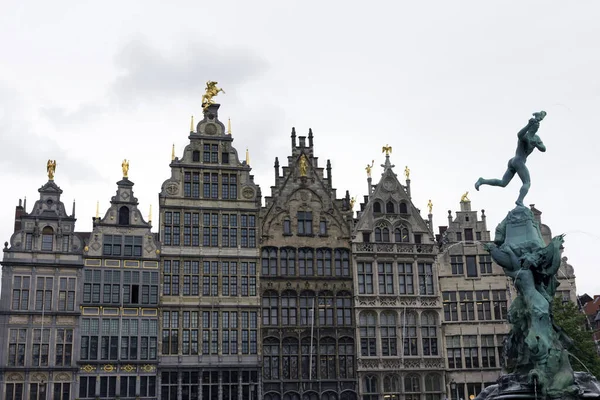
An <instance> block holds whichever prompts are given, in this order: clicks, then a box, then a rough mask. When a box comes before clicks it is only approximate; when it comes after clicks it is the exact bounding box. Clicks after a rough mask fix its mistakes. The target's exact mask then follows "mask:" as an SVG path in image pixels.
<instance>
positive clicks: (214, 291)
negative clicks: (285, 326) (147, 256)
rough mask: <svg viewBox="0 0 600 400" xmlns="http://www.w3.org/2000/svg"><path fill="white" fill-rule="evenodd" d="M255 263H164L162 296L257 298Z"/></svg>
mask: <svg viewBox="0 0 600 400" xmlns="http://www.w3.org/2000/svg"><path fill="white" fill-rule="evenodd" d="M256 280H257V271H256V263H255V262H246V261H242V262H238V261H202V262H200V261H197V260H184V261H180V260H164V261H163V295H165V296H179V295H183V296H200V295H202V296H210V297H216V296H233V297H237V296H242V297H246V296H256Z"/></svg>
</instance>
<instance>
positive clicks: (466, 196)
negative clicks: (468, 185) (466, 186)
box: [460, 192, 471, 203]
mask: <svg viewBox="0 0 600 400" xmlns="http://www.w3.org/2000/svg"><path fill="white" fill-rule="evenodd" d="M470 201H471V200H469V192H465V194H463V195H462V196H461V197H460V202H461V203H467V202H470Z"/></svg>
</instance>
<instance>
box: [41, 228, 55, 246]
mask: <svg viewBox="0 0 600 400" xmlns="http://www.w3.org/2000/svg"><path fill="white" fill-rule="evenodd" d="M53 248H54V229H52V228H51V227H49V226H47V227H45V228H44V229H42V251H52V249H53Z"/></svg>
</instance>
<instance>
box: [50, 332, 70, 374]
mask: <svg viewBox="0 0 600 400" xmlns="http://www.w3.org/2000/svg"><path fill="white" fill-rule="evenodd" d="M54 353H55V357H56V362H55V365H57V366H65V367H67V366H70V365H71V361H72V358H73V329H63V328H59V329H57V330H56V348H55V351H54Z"/></svg>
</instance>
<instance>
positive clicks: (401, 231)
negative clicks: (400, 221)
mask: <svg viewBox="0 0 600 400" xmlns="http://www.w3.org/2000/svg"><path fill="white" fill-rule="evenodd" d="M394 241H395V242H396V243H401V242H404V243H407V242H408V241H409V238H408V229H406V228H405V227H404V226H400V227H398V228H396V229H395V230H394Z"/></svg>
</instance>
